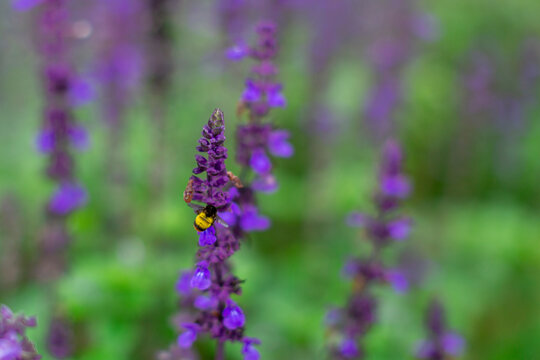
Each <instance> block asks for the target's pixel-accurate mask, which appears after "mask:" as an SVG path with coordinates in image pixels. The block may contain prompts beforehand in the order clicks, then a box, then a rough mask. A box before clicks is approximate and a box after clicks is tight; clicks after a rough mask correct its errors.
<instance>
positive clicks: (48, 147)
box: [36, 129, 56, 154]
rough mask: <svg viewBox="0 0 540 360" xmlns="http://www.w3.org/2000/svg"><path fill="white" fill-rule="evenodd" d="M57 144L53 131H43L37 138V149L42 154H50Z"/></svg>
mask: <svg viewBox="0 0 540 360" xmlns="http://www.w3.org/2000/svg"><path fill="white" fill-rule="evenodd" d="M55 144H56V141H55V136H54V132H53V131H52V130H48V129H44V130H41V131H40V132H39V134H38V135H37V137H36V148H37V150H38V151H39V152H40V153H43V154H48V153H50V152H51V151H53V149H54V146H55Z"/></svg>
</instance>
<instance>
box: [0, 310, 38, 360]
mask: <svg viewBox="0 0 540 360" xmlns="http://www.w3.org/2000/svg"><path fill="white" fill-rule="evenodd" d="M35 326H36V319H35V318H33V317H25V316H22V315H14V314H13V312H12V311H11V310H10V309H9V308H8V307H7V306H5V305H0V360H39V359H41V356H40V355H38V354H37V352H36V349H35V347H34V345H33V344H32V343H31V342H30V340H29V339H28V337H27V336H26V335H25V332H26V328H29V327H35Z"/></svg>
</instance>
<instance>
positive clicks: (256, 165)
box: [249, 149, 272, 175]
mask: <svg viewBox="0 0 540 360" xmlns="http://www.w3.org/2000/svg"><path fill="white" fill-rule="evenodd" d="M249 164H250V165H251V168H252V169H253V171H255V172H256V173H257V174H259V175H264V174H268V173H269V172H270V171H271V170H272V162H271V161H270V159H269V158H268V155H266V151H264V150H263V149H255V150H254V151H253V153H252V154H251V159H250V161H249Z"/></svg>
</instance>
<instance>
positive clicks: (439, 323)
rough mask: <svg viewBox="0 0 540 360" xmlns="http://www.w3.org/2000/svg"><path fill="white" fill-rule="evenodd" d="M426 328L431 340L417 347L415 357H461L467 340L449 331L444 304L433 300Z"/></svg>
mask: <svg viewBox="0 0 540 360" xmlns="http://www.w3.org/2000/svg"><path fill="white" fill-rule="evenodd" d="M426 327H427V329H428V334H429V339H428V340H424V341H422V342H420V343H419V344H418V346H417V347H416V351H415V355H416V357H417V358H419V359H427V360H441V359H445V358H446V356H447V355H449V356H452V357H456V356H460V355H461V354H462V353H463V351H464V349H465V340H464V339H463V337H462V336H461V335H459V334H457V333H455V332H452V331H449V330H448V329H447V325H446V319H445V314H444V309H443V307H442V304H441V303H440V302H438V301H436V300H433V301H432V302H431V303H430V304H429V307H428V310H427V317H426Z"/></svg>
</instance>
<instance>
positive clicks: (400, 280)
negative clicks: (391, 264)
mask: <svg viewBox="0 0 540 360" xmlns="http://www.w3.org/2000/svg"><path fill="white" fill-rule="evenodd" d="M385 277H386V280H387V281H388V282H389V283H390V284H392V287H393V288H394V291H395V292H397V293H405V292H407V290H409V281H408V280H407V278H406V277H405V275H404V274H403V272H401V271H399V270H395V269H393V270H387V271H386V274H385Z"/></svg>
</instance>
